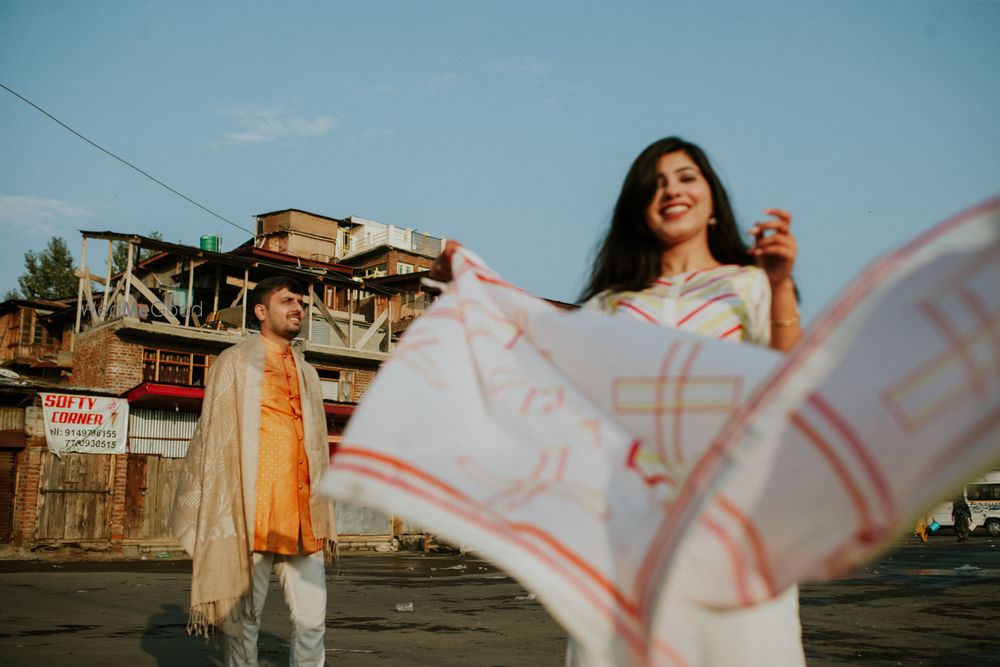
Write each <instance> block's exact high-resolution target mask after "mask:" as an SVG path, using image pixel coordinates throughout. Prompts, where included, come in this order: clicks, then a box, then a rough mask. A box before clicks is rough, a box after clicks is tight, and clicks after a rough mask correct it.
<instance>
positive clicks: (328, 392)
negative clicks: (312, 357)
mask: <svg viewBox="0 0 1000 667" xmlns="http://www.w3.org/2000/svg"><path fill="white" fill-rule="evenodd" d="M316 372H317V373H318V374H319V382H320V384H321V385H323V399H324V400H327V401H336V402H338V403H353V402H354V371H347V370H343V369H340V368H320V367H317V368H316Z"/></svg>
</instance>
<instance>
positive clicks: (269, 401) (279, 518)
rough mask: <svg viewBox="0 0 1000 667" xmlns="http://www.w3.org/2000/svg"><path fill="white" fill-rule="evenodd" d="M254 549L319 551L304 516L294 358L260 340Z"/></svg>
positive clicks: (305, 467)
mask: <svg viewBox="0 0 1000 667" xmlns="http://www.w3.org/2000/svg"><path fill="white" fill-rule="evenodd" d="M264 349H265V357H264V386H263V388H262V391H261V406H260V448H259V451H258V464H257V466H258V467H257V512H256V520H255V525H254V539H253V549H254V551H270V552H272V553H277V554H286V555H293V554H297V553H299V540H300V538H301V541H302V551H303V552H304V553H313V552H315V551H319V550H320V549H322V548H323V543H322V541H321V540H317V539H316V537H315V536H314V535H313V532H312V522H311V520H310V514H309V459H308V457H307V456H306V450H305V444H304V442H303V437H304V430H303V425H302V401H301V397H300V395H299V379H298V374H297V372H296V369H295V357H294V356H293V355H292V351H291V349H286V350H284V351H282V349H281V346H280V345H278V344H277V343H276V342H274V341H272V340H269V339H267V338H264Z"/></svg>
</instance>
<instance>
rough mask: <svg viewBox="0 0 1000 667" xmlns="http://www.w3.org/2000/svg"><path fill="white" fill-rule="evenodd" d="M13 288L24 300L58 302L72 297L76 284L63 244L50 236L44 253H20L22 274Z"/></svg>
mask: <svg viewBox="0 0 1000 667" xmlns="http://www.w3.org/2000/svg"><path fill="white" fill-rule="evenodd" d="M17 284H18V286H19V287H20V288H21V294H22V295H23V296H24V297H25V298H28V299H61V298H64V297H68V296H73V295H75V294H76V290H77V286H78V284H79V283H78V281H77V277H76V274H75V273H74V269H73V255H71V254H70V252H69V246H67V245H66V241H64V240H63V239H62V237H60V236H53V237H52V238H51V239H49V244H48V245H47V246H46V247H45V250H43V251H41V252H35V251H33V250H29V251H28V252H26V253H24V273H23V274H22V275H21V277H20V278H18V279H17ZM8 294H9V293H8Z"/></svg>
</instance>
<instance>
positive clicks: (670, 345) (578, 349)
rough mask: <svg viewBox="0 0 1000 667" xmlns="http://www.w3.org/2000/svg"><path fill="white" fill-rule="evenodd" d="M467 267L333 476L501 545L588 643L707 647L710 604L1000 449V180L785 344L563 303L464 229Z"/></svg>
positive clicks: (863, 532)
mask: <svg viewBox="0 0 1000 667" xmlns="http://www.w3.org/2000/svg"><path fill="white" fill-rule="evenodd" d="M453 273H454V280H453V282H452V283H451V284H450V286H449V288H448V289H447V291H446V292H445V293H444V294H443V295H442V297H441V298H440V299H439V300H438V301H437V302H436V303H435V304H434V305H433V306H432V307H431V308H430V309H429V310H428V311H427V312H426V313H425V314H424V315H423V316H422V317H421V318H420V319H419V320H417V321H416V322H415V323H414V324H413V325H411V326H410V328H409V330H408V331H407V334H406V336H405V337H404V339H403V340H402V341H401V343H400V345H399V347H398V349H397V351H396V353H395V354H394V355H393V356H392V357H391V358H390V359H389V361H388V362H387V363H386V364H385V365H384V366H383V367H382V369H381V370H380V371H379V374H378V376H377V377H376V379H375V382H374V383H373V385H372V386H371V388H370V389H369V391H368V393H367V395H366V397H365V400H364V401H363V402H362V404H361V406H359V409H358V410H357V411H356V412H355V414H354V416H353V417H352V420H351V423H350V425H349V427H348V430H347V432H346V433H345V434H344V438H343V441H342V444H341V446H340V448H339V449H338V451H337V452H336V453H335V455H334V457H333V459H332V461H331V468H330V472H329V474H328V475H327V476H326V477H325V478H324V480H323V482H322V485H321V487H322V489H321V490H322V492H323V493H327V494H330V495H332V496H335V497H337V498H339V499H343V500H347V501H350V502H354V503H359V504H366V505H369V506H372V507H376V508H379V509H381V510H383V511H386V512H395V513H397V514H399V515H402V516H403V517H404V518H406V519H409V520H413V521H419V522H420V524H421V525H423V526H425V527H426V528H427V529H429V530H431V531H432V532H435V533H437V534H440V535H442V536H443V537H445V538H446V539H450V540H452V541H456V542H461V543H464V544H466V545H467V546H468V547H470V548H472V549H475V550H477V551H479V552H481V553H483V554H486V555H488V557H490V558H491V559H492V560H494V561H495V562H497V563H498V564H499V565H500V566H501V567H503V568H504V569H505V570H506V571H508V572H509V573H511V574H512V575H513V576H515V577H517V578H518V579H520V580H521V581H522V582H523V583H524V585H525V586H527V587H529V588H531V589H532V590H534V591H536V592H537V593H538V595H539V598H540V599H541V600H542V601H543V603H544V604H545V605H546V607H547V608H548V610H549V611H550V613H551V614H552V615H553V616H554V617H555V618H556V619H557V620H558V621H559V622H560V623H561V624H562V625H563V626H564V627H565V628H566V630H567V631H568V632H569V633H570V634H571V636H572V637H573V638H574V640H575V641H576V642H577V643H578V644H579V645H580V646H581V647H582V649H583V651H584V653H585V655H586V658H587V660H588V661H589V662H592V663H593V664H621V665H657V666H659V665H671V666H678V665H699V664H703V660H704V659H705V656H704V655H702V654H701V653H700V652H699V644H698V640H697V636H698V631H699V628H698V625H697V623H698V620H697V613H696V612H697V610H698V609H704V608H712V609H739V608H745V607H751V606H755V605H761V604H766V603H767V601H769V600H773V599H775V598H777V597H779V596H780V595H781V592H782V591H784V590H785V589H787V587H788V586H790V585H791V584H793V583H795V582H797V581H805V580H810V579H822V578H828V577H834V576H837V575H839V574H841V573H843V572H845V571H846V570H848V569H850V568H852V567H855V566H856V565H857V564H859V563H861V562H863V561H865V560H866V559H870V558H873V557H874V556H876V555H877V554H878V553H879V552H880V551H881V550H882V549H884V548H886V547H887V546H888V545H890V544H891V543H892V541H893V539H894V538H895V536H896V534H897V533H898V532H899V530H900V529H901V528H905V527H906V526H907V525H908V524H909V525H912V522H911V521H910V519H912V518H913V517H914V516H916V515H917V514H918V513H920V512H921V511H923V510H925V509H926V507H927V506H929V505H931V504H932V503H933V502H934V501H935V500H936V499H937V498H938V497H939V496H941V495H944V494H946V493H948V491H949V490H950V489H952V488H954V487H957V486H959V485H960V484H961V483H962V482H963V481H964V480H966V479H969V478H971V477H973V476H975V475H976V474H977V473H978V472H980V471H981V470H983V469H985V468H987V467H989V466H990V465H993V464H994V463H995V458H996V451H997V443H998V440H1000V347H998V344H997V341H1000V290H997V289H996V285H998V284H1000V199H996V200H993V201H990V202H988V203H986V204H984V205H982V206H980V207H977V208H975V209H972V210H970V211H968V212H966V213H963V214H961V215H959V216H957V217H955V218H953V219H951V220H948V221H946V222H944V223H942V224H941V225H939V226H938V227H936V228H934V229H932V230H930V231H929V232H927V233H925V234H923V235H921V236H920V237H918V238H917V239H915V240H914V241H912V242H911V243H909V244H907V245H906V246H905V247H903V248H901V249H900V250H898V251H896V252H894V253H892V254H890V255H888V256H886V257H885V258H883V259H882V260H880V261H878V262H876V263H875V264H874V265H872V266H871V267H870V268H869V269H867V270H866V271H865V272H864V273H863V274H862V275H861V276H860V277H859V278H858V279H857V280H856V281H855V282H854V283H853V284H852V285H851V286H850V287H848V289H846V290H845V291H844V292H843V294H842V296H841V297H840V298H839V299H838V300H836V301H835V302H834V304H833V305H832V306H831V307H830V308H829V309H828V310H827V312H826V313H825V314H824V315H823V316H821V317H820V318H818V319H817V320H816V322H815V323H814V324H813V325H812V326H811V327H810V328H809V330H808V331H807V333H806V335H805V337H804V338H803V340H802V341H801V342H800V343H799V345H798V346H797V347H796V348H795V350H794V351H793V352H792V353H791V354H790V355H788V356H787V357H782V356H780V355H778V354H777V353H774V352H773V351H771V350H768V349H765V348H760V347H757V346H752V345H732V344H731V343H729V342H727V341H725V340H713V339H711V338H706V337H704V336H699V335H695V334H692V333H689V332H684V331H677V330H672V329H668V328H664V327H651V326H648V325H647V324H643V323H640V322H638V321H633V320H631V319H629V318H622V317H608V316H606V315H604V314H601V313H595V312H587V311H581V312H573V313H567V312H565V311H562V310H559V309H557V308H555V307H553V306H552V305H551V304H549V303H547V302H545V301H543V300H541V299H537V298H535V297H533V296H531V295H529V294H527V293H525V292H524V291H523V290H520V289H519V288H517V287H516V286H515V285H512V284H510V283H508V282H506V281H504V280H503V279H502V278H500V277H499V276H498V275H496V274H495V273H494V272H492V271H491V270H490V269H488V268H487V267H486V266H485V265H484V264H483V263H482V261H481V260H480V259H479V258H478V257H476V256H475V255H474V254H472V253H471V252H469V251H467V250H464V249H463V250H460V251H459V252H457V253H456V254H455V256H454V259H453ZM890 349H891V350H892V354H886V350H890ZM930 377H940V378H944V379H946V380H947V382H937V381H935V382H931V381H929V380H928V378H930ZM402 403H406V404H407V405H409V406H410V407H411V411H410V412H408V413H407V414H408V415H410V414H419V415H420V416H421V418H420V420H419V422H414V421H413V420H412V419H410V418H408V416H407V415H403V414H400V413H399V412H398V411H396V410H394V406H398V405H400V404H402ZM484 480H486V482H484ZM817 499H821V500H822V502H817Z"/></svg>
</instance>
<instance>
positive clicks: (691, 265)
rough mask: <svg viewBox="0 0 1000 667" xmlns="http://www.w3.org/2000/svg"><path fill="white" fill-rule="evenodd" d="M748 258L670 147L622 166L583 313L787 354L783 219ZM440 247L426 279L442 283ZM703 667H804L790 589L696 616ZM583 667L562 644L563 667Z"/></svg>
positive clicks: (720, 196) (788, 253)
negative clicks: (626, 168)
mask: <svg viewBox="0 0 1000 667" xmlns="http://www.w3.org/2000/svg"><path fill="white" fill-rule="evenodd" d="M765 213H767V214H768V215H769V216H770V217H769V218H768V219H766V220H764V221H761V222H758V223H756V224H755V225H754V226H753V227H752V228H751V229H750V234H751V235H752V236H753V238H754V244H753V246H752V247H748V246H747V245H746V244H745V243H744V242H743V240H742V239H741V238H740V233H739V230H738V228H737V226H736V220H735V217H734V215H733V212H732V207H731V206H730V203H729V198H728V196H727V194H726V191H725V188H724V187H723V186H722V183H721V182H720V181H719V178H718V176H717V175H716V173H715V170H714V169H712V166H711V164H710V163H709V161H708V158H707V157H706V156H705V153H704V152H703V151H702V150H701V149H700V148H699V147H698V146H696V145H694V144H691V143H689V142H686V141H683V140H682V139H679V138H677V137H668V138H666V139H661V140H659V141H657V142H655V143H653V144H652V145H650V146H649V147H648V148H646V149H645V150H644V151H643V152H642V153H641V154H640V155H639V156H638V157H637V158H636V160H635V162H634V163H633V164H632V167H631V168H630V169H629V172H628V174H627V175H626V177H625V182H624V184H623V185H622V190H621V194H620V195H619V197H618V202H617V204H616V205H615V210H614V214H613V216H612V220H611V226H610V228H609V230H608V232H607V235H606V236H605V238H604V240H603V242H602V243H601V245H600V247H599V249H598V252H597V258H596V262H595V264H594V267H593V270H592V272H591V276H590V279H589V282H588V284H587V287H586V289H585V290H584V292H583V295H582V298H581V301H585V302H586V303H585V304H584V307H585V308H589V309H596V310H601V311H604V312H606V313H611V314H615V315H621V316H625V317H632V318H636V319H641V320H645V321H649V322H651V323H655V324H659V325H661V326H670V327H675V328H679V329H684V330H688V331H693V332H696V333H699V334H703V335H708V336H713V337H718V338H725V339H729V340H734V341H746V342H751V343H757V344H761V345H770V346H771V347H772V348H774V349H777V350H783V351H784V350H788V349H790V348H791V347H792V346H793V345H794V344H795V343H796V342H797V341H798V340H799V338H801V336H802V329H801V326H800V322H799V314H798V303H797V295H796V290H795V284H794V282H793V281H792V268H793V266H794V263H795V257H796V244H795V238H794V237H793V236H792V234H791V230H790V226H791V215H790V214H789V213H787V212H785V211H782V210H780V209H766V210H765ZM456 247H457V244H455V243H454V242H449V244H448V246H447V247H446V248H445V251H444V252H443V253H442V254H441V257H439V259H438V261H437V262H436V264H435V266H434V269H433V270H432V273H431V277H432V278H433V279H435V280H438V281H441V282H448V281H450V280H451V277H452V275H451V254H452V253H453V252H454V249H455V248H456ZM696 615H697V619H696V626H697V628H698V633H699V644H700V646H701V655H702V657H703V661H702V664H704V665H713V666H714V665H734V664H739V665H754V666H756V665H760V666H764V665H767V666H768V667H782V666H786V665H787V666H789V667H791V666H798V665H804V664H805V658H804V655H803V652H802V642H801V629H800V625H799V619H798V589H797V588H796V587H794V586H793V587H791V588H790V589H788V590H787V591H785V592H784V593H782V594H781V595H780V596H779V597H778V598H776V599H775V600H773V601H770V602H768V603H765V604H763V605H758V606H757V607H754V608H752V609H749V610H739V611H733V612H713V611H708V610H704V611H702V610H699V611H698V612H696ZM589 663H590V661H589V660H588V658H587V657H586V656H584V655H581V654H580V652H579V650H578V648H577V647H576V646H574V644H573V642H571V643H570V652H569V655H568V659H567V664H570V665H588V664H589Z"/></svg>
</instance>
